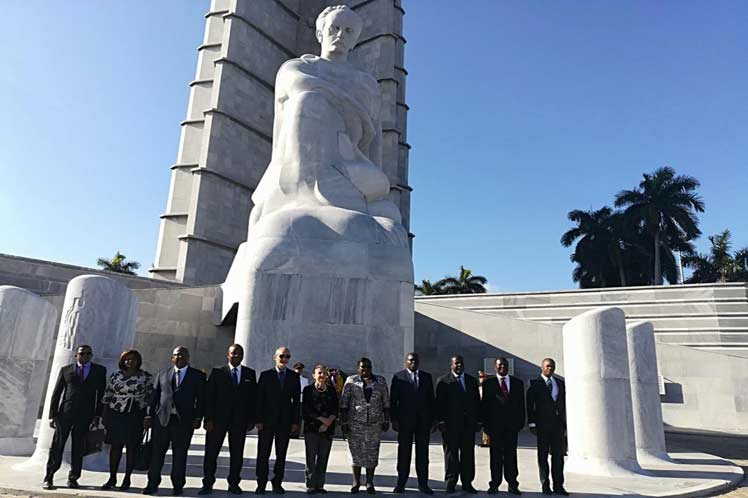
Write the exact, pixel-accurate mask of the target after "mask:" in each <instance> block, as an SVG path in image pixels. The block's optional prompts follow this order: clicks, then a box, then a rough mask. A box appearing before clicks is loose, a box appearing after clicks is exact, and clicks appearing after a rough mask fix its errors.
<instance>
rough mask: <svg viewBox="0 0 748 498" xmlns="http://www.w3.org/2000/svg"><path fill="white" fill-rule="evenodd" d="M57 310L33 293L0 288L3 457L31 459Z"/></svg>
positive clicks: (0, 441) (0, 435)
mask: <svg viewBox="0 0 748 498" xmlns="http://www.w3.org/2000/svg"><path fill="white" fill-rule="evenodd" d="M56 319H57V312H56V309H55V307H54V306H52V305H51V304H50V303H49V302H48V301H47V300H45V299H42V298H41V297H39V296H37V295H36V294H34V293H33V292H30V291H28V290H26V289H22V288H20V287H13V286H11V285H0V386H2V387H1V389H0V391H1V392H2V394H1V395H0V420H2V421H3V423H2V424H0V455H30V454H31V452H32V451H33V450H34V423H35V422H36V415H37V412H38V411H39V403H40V402H41V400H42V390H43V389H44V383H45V382H46V378H45V375H46V372H47V367H48V366H49V355H50V353H51V352H52V344H53V342H54V337H55V330H54V328H55V321H56Z"/></svg>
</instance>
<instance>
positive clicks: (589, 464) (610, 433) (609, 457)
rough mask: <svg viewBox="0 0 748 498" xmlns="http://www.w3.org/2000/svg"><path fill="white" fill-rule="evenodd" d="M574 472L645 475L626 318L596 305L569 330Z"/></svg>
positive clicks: (566, 366)
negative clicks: (637, 441) (634, 407)
mask: <svg viewBox="0 0 748 498" xmlns="http://www.w3.org/2000/svg"><path fill="white" fill-rule="evenodd" d="M563 341H564V377H565V380H566V427H567V432H568V438H569V459H568V461H567V464H566V470H567V471H568V472H570V473H576V474H586V475H598V476H625V475H631V474H633V473H641V472H642V469H641V467H640V466H639V462H638V461H637V457H636V444H635V440H634V419H633V414H632V411H631V410H632V408H631V384H630V380H629V360H628V351H627V350H628V348H627V343H626V317H625V315H624V314H623V311H621V310H620V309H619V308H596V309H593V310H590V311H587V312H585V313H582V314H581V315H578V316H576V317H574V318H572V319H571V320H569V321H568V322H567V323H566V325H564V329H563Z"/></svg>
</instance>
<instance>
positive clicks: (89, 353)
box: [78, 351, 93, 356]
mask: <svg viewBox="0 0 748 498" xmlns="http://www.w3.org/2000/svg"><path fill="white" fill-rule="evenodd" d="M78 354H79V355H81V356H91V355H92V354H93V353H92V352H91V351H79V352H78Z"/></svg>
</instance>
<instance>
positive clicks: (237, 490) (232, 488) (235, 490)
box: [229, 484, 244, 495]
mask: <svg viewBox="0 0 748 498" xmlns="http://www.w3.org/2000/svg"><path fill="white" fill-rule="evenodd" d="M243 492H244V491H242V488H240V487H239V485H238V484H234V485H233V486H229V494H232V495H240V494H242V493H243Z"/></svg>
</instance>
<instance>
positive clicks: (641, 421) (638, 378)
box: [626, 322, 670, 464]
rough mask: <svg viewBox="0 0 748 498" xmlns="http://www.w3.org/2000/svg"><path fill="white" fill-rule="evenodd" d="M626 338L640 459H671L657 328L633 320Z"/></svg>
mask: <svg viewBox="0 0 748 498" xmlns="http://www.w3.org/2000/svg"><path fill="white" fill-rule="evenodd" d="M626 338H627V340H628V351H629V370H630V372H631V402H632V408H633V410H632V411H633V415H634V434H635V436H636V454H637V458H638V460H639V463H642V464H644V463H645V462H647V463H658V462H662V461H666V462H669V461H670V457H668V455H667V451H666V449H665V429H664V426H663V424H662V406H661V402H660V385H659V380H658V375H657V351H656V349H655V338H654V327H653V326H652V323H651V322H638V323H633V324H631V325H628V326H627V327H626Z"/></svg>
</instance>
